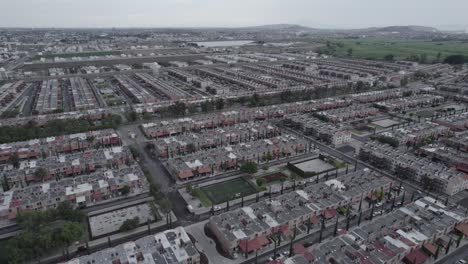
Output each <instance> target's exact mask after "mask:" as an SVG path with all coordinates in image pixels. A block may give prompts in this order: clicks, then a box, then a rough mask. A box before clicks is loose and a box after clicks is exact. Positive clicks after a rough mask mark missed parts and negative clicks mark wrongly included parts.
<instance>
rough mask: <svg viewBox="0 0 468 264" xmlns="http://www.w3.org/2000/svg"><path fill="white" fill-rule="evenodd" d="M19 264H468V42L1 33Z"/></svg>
mask: <svg viewBox="0 0 468 264" xmlns="http://www.w3.org/2000/svg"><path fill="white" fill-rule="evenodd" d="M0 183H1V184H0V263H11V264H14V263H63V264H65V263H66V264H101V263H110V264H208V263H210V264H231V263H232V264H254V263H255V264H264V263H267V264H307V263H310V264H312V263H331V264H335V263H336V264H338V263H339V264H345V263H346V264H347V263H361V264H371V263H374V264H384V263H392V264H393V263H406V264H431V263H457V264H463V263H467V261H468V250H467V249H468V239H467V238H466V237H467V236H468V191H467V190H468V34H466V32H461V31H457V32H455V31H452V32H447V31H439V30H437V29H435V28H429V27H419V26H389V27H381V28H367V29H356V30H324V29H313V28H308V27H303V26H298V25H289V24H280V25H268V26H260V27H246V28H200V29H198V28H180V29H178V28H171V29H164V28H154V29H151V28H141V29H137V28H134V29H119V28H115V29H58V28H54V29H52V28H50V29H47V28H44V29H40V28H35V29H25V28H0Z"/></svg>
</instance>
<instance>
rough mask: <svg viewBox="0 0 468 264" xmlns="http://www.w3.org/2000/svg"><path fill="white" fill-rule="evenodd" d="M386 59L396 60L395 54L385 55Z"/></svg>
mask: <svg viewBox="0 0 468 264" xmlns="http://www.w3.org/2000/svg"><path fill="white" fill-rule="evenodd" d="M384 60H386V61H394V60H395V55H393V54H387V55H385V56H384Z"/></svg>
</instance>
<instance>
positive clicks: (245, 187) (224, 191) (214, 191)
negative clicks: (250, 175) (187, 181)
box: [200, 178, 256, 204]
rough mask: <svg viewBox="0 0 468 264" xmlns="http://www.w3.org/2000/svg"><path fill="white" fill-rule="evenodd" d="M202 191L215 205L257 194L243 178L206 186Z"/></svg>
mask: <svg viewBox="0 0 468 264" xmlns="http://www.w3.org/2000/svg"><path fill="white" fill-rule="evenodd" d="M200 189H201V190H202V191H203V192H204V193H205V194H206V195H207V196H208V198H210V200H211V201H212V202H213V204H220V203H223V202H226V201H227V200H228V199H229V200H232V199H235V198H240V197H242V196H247V195H250V194H254V193H256V189H255V188H254V187H253V186H252V185H250V183H249V182H248V181H247V180H245V179H243V178H236V179H234V180H229V181H225V182H221V183H217V184H213V185H209V186H204V187H201V188H200Z"/></svg>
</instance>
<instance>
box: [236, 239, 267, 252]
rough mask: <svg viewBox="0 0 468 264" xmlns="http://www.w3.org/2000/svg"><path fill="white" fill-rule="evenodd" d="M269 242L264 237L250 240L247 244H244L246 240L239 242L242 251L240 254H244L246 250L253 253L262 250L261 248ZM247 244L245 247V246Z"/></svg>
mask: <svg viewBox="0 0 468 264" xmlns="http://www.w3.org/2000/svg"><path fill="white" fill-rule="evenodd" d="M269 243H270V241H269V240H268V239H267V238H266V237H256V238H254V239H252V240H250V241H249V242H248V243H247V242H246V240H241V241H240V243H239V247H240V249H241V250H242V252H244V253H245V252H246V249H247V252H252V251H255V250H257V249H260V248H262V247H263V246H265V245H267V244H269ZM246 244H247V246H246Z"/></svg>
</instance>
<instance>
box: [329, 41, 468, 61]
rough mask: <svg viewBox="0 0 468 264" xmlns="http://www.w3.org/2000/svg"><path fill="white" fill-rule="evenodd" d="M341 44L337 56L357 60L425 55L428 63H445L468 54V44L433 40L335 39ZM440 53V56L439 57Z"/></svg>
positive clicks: (398, 58)
mask: <svg viewBox="0 0 468 264" xmlns="http://www.w3.org/2000/svg"><path fill="white" fill-rule="evenodd" d="M331 42H332V43H339V45H338V46H337V47H336V55H339V56H348V50H349V49H350V48H351V49H352V53H351V56H352V57H355V58H368V59H380V60H381V59H383V58H384V57H385V56H387V55H389V54H392V55H393V56H394V59H395V60H405V59H408V58H410V57H411V56H413V57H414V56H421V55H422V54H425V55H426V57H427V62H428V63H430V62H434V61H435V60H439V61H443V60H444V58H445V57H447V56H449V55H456V54H468V42H462V41H431V40H386V39H375V38H369V39H335V40H331ZM439 53H440V55H438V54H439Z"/></svg>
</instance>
